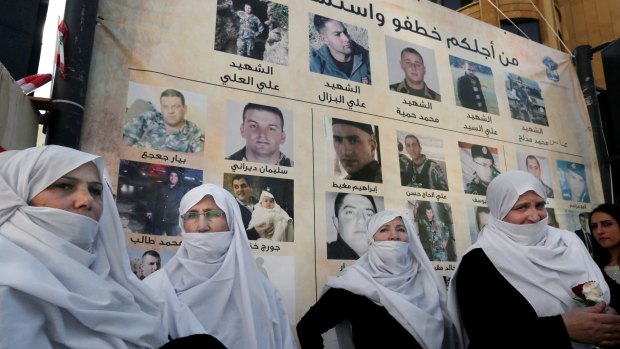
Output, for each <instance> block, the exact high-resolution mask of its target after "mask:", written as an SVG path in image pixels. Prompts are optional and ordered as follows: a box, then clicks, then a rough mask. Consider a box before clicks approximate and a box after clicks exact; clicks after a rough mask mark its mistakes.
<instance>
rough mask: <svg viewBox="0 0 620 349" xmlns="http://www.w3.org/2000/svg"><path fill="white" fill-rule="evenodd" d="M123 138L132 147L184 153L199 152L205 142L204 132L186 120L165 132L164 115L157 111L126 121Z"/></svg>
mask: <svg viewBox="0 0 620 349" xmlns="http://www.w3.org/2000/svg"><path fill="white" fill-rule="evenodd" d="M123 139H124V140H125V141H127V140H129V144H131V146H133V147H140V148H145V149H156V150H163V151H177V152H186V153H200V152H202V151H203V149H204V144H205V135H204V132H203V131H202V130H201V129H200V128H198V126H196V124H194V123H193V122H191V121H188V120H185V124H184V125H183V127H182V128H181V129H180V130H178V131H176V132H174V133H167V132H166V125H165V124H164V116H163V115H162V114H161V113H160V112H157V111H149V112H144V113H142V114H140V115H138V116H136V117H134V118H133V119H131V120H130V121H129V122H127V123H126V124H125V127H124V128H123Z"/></svg>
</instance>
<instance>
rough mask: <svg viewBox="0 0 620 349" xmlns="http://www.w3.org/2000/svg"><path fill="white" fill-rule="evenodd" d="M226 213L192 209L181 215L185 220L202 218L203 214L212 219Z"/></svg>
mask: <svg viewBox="0 0 620 349" xmlns="http://www.w3.org/2000/svg"><path fill="white" fill-rule="evenodd" d="M224 215H225V213H224V211H221V210H209V211H204V212H196V211H190V212H187V213H186V214H184V215H182V216H181V217H182V218H183V221H196V220H198V219H199V218H200V216H203V217H205V218H206V219H208V220H211V219H213V218H219V217H222V216H224Z"/></svg>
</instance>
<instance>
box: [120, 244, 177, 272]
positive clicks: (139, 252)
mask: <svg viewBox="0 0 620 349" xmlns="http://www.w3.org/2000/svg"><path fill="white" fill-rule="evenodd" d="M147 251H148V252H147ZM127 253H128V254H129V263H130V265H131V271H132V272H133V273H134V274H135V275H136V276H137V277H138V279H140V280H142V279H144V278H145V277H147V276H149V275H150V274H152V273H153V272H155V271H157V270H159V269H161V268H162V267H163V266H164V265H166V263H168V261H169V260H170V259H171V258H172V256H174V254H175V253H176V251H162V250H144V249H142V248H132V247H128V248H127ZM153 262H156V263H157V262H158V263H157V266H156V267H154V266H153Z"/></svg>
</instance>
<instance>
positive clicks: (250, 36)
mask: <svg viewBox="0 0 620 349" xmlns="http://www.w3.org/2000/svg"><path fill="white" fill-rule="evenodd" d="M216 6H217V15H216V21H215V50H217V51H220V52H226V53H230V54H236V55H238V56H241V57H249V58H253V59H258V60H262V61H265V62H269V63H274V64H280V65H288V50H289V31H288V28H289V24H288V22H289V18H288V17H289V15H288V6H286V5H283V4H280V3H278V2H274V1H261V0H217V5H216Z"/></svg>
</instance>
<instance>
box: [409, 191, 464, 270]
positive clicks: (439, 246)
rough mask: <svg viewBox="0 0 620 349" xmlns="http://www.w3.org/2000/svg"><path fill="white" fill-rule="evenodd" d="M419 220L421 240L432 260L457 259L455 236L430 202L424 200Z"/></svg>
mask: <svg viewBox="0 0 620 349" xmlns="http://www.w3.org/2000/svg"><path fill="white" fill-rule="evenodd" d="M417 221H418V231H419V232H420V240H421V241H422V246H423V247H424V251H425V252H426V253H427V255H428V258H429V259H430V260H431V261H455V260H456V252H455V250H454V247H455V246H454V237H453V236H452V234H451V232H450V228H449V227H448V225H446V223H444V222H442V221H441V220H440V219H439V218H438V217H437V215H436V214H435V212H434V211H433V207H432V206H431V204H430V203H429V202H423V204H422V205H421V206H420V209H419V210H418V217H417Z"/></svg>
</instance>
